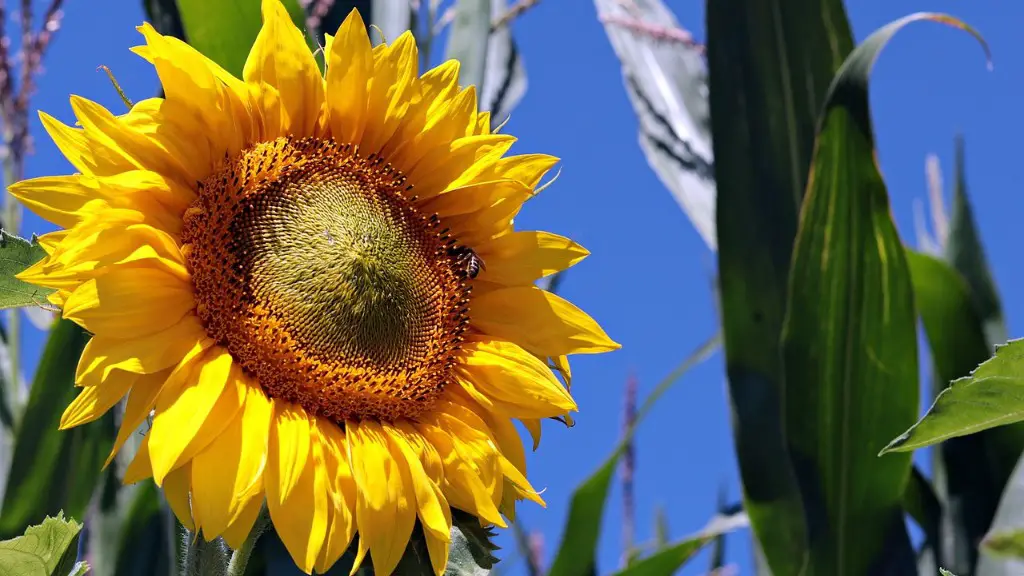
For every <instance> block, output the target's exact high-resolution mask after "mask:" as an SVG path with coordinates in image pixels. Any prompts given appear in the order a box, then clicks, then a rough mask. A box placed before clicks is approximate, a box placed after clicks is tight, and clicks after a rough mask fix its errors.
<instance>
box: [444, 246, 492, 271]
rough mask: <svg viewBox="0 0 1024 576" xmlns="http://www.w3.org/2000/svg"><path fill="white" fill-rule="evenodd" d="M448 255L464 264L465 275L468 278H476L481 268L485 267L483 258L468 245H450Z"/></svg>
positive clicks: (484, 268)
mask: <svg viewBox="0 0 1024 576" xmlns="http://www.w3.org/2000/svg"><path fill="white" fill-rule="evenodd" d="M448 255H449V256H452V257H454V258H457V259H458V260H459V261H460V262H462V263H464V264H465V265H466V268H465V272H466V276H468V277H469V278H470V279H472V278H476V277H477V275H479V274H480V271H481V270H486V269H487V265H486V264H484V259H483V258H481V257H480V255H479V254H477V253H476V252H475V251H474V250H473V249H472V248H470V247H469V246H452V247H451V248H449V249H448Z"/></svg>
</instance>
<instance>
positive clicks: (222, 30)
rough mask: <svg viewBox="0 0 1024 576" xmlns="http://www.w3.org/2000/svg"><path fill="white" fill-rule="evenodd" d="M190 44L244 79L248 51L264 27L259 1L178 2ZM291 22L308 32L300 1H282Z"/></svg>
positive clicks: (195, 0) (206, 0)
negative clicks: (243, 70)
mask: <svg viewBox="0 0 1024 576" xmlns="http://www.w3.org/2000/svg"><path fill="white" fill-rule="evenodd" d="M177 2H178V12H179V14H180V17H181V23H182V27H183V30H184V33H185V37H186V38H188V43H189V44H191V45H192V46H193V47H194V48H195V49H196V50H199V51H200V52H202V53H203V54H204V55H205V56H206V57H207V58H209V59H211V60H213V61H214V62H216V63H217V64H220V65H221V66H222V67H223V68H224V69H225V70H227V71H228V72H230V73H232V74H234V75H235V76H236V77H238V78H241V77H242V68H243V67H244V66H245V59H246V58H248V56H249V49H250V48H252V45H253V43H254V42H256V35H257V34H259V32H260V28H261V27H262V26H263V19H262V17H261V15H260V2H258V1H257V0H218V1H217V2H210V1H208V0H177ZM281 3H282V4H284V6H285V9H286V10H287V11H288V14H289V15H290V16H291V17H292V21H293V22H294V23H295V25H296V26H298V27H299V29H300V30H305V29H306V23H305V11H304V10H303V9H302V7H301V6H299V4H298V1H297V0H281Z"/></svg>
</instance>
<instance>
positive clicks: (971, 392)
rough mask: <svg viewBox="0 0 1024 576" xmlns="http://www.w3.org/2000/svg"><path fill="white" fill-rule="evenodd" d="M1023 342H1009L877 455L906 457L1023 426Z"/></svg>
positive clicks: (950, 389) (961, 379)
mask: <svg viewBox="0 0 1024 576" xmlns="http://www.w3.org/2000/svg"><path fill="white" fill-rule="evenodd" d="M1022 391H1024V340H1010V341H1009V342H1007V343H1006V344H1005V345H1003V346H999V347H997V348H996V354H995V356H993V357H992V358H991V359H989V360H987V361H986V362H985V363H984V364H982V365H981V366H978V368H977V370H975V371H974V372H973V373H971V375H970V376H965V377H963V378H960V379H959V380H955V381H954V382H953V383H952V384H951V385H950V386H949V388H947V389H945V390H943V391H942V393H941V394H939V396H938V397H937V398H936V399H935V402H934V403H933V404H932V406H931V408H929V409H928V412H927V413H926V414H925V415H924V417H923V418H921V420H919V421H918V422H917V423H916V424H914V425H913V426H912V427H910V429H909V430H907V431H906V432H904V433H903V434H901V435H900V436H898V437H897V438H896V439H895V440H893V441H892V442H890V443H889V445H888V446H886V447H885V449H883V450H882V452H881V454H886V453H889V452H910V451H912V450H916V449H918V448H923V447H925V446H931V445H933V444H938V443H939V442H942V441H944V440H947V439H949V438H956V437H958V436H966V435H968V434H974V433H975V432H980V431H982V430H988V429H989V428H994V427H996V426H1003V425H1006V424H1013V423H1015V422H1021V421H1024V394H1022Z"/></svg>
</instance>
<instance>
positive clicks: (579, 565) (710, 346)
mask: <svg viewBox="0 0 1024 576" xmlns="http://www.w3.org/2000/svg"><path fill="white" fill-rule="evenodd" d="M719 343H720V340H719V337H718V336H717V335H716V336H714V337H713V338H711V339H710V340H708V341H707V342H705V343H704V344H703V345H701V346H700V347H698V348H697V350H695V351H694V352H693V353H692V354H690V356H688V357H687V358H686V359H685V360H683V362H682V363H681V364H680V365H679V366H678V367H677V368H676V369H675V370H673V371H672V373H671V374H669V375H668V376H667V377H665V379H663V380H662V381H661V382H660V383H658V385H657V386H656V387H655V389H654V391H653V392H651V395H650V396H648V397H647V398H646V399H645V400H644V403H643V405H642V406H641V407H640V410H638V411H637V415H636V420H634V422H633V426H632V427H631V428H630V429H629V430H628V431H627V432H626V437H625V438H623V439H622V440H621V441H620V442H619V444H618V446H616V448H615V450H613V451H612V454H611V456H609V457H608V459H607V460H605V461H604V463H603V464H602V465H601V467H600V468H598V469H597V471H596V472H594V473H593V474H591V476H590V477H589V478H587V479H586V480H585V481H584V482H583V483H582V484H580V485H579V486H577V487H576V490H575V491H574V492H573V494H572V500H571V502H570V504H569V516H568V517H567V518H566V522H565V531H564V533H563V534H564V536H563V537H562V538H563V539H562V543H561V544H560V545H559V547H558V554H557V555H556V556H555V561H554V564H552V566H551V570H550V571H549V572H548V576H587V575H589V574H592V573H593V571H594V570H595V569H596V554H597V540H598V538H599V537H600V535H601V518H602V517H603V515H604V506H605V502H606V501H607V500H608V489H609V487H610V486H611V482H612V477H613V476H614V474H615V469H616V467H617V466H618V463H619V459H620V458H621V457H622V454H623V452H624V451H625V449H626V445H627V444H628V443H629V441H630V439H631V438H632V436H633V434H634V433H635V431H636V428H637V426H638V425H639V424H640V422H642V421H643V419H644V418H645V417H646V415H647V413H648V412H650V410H651V409H652V408H653V407H654V405H655V403H656V402H657V401H658V399H659V398H661V396H662V395H663V394H664V393H665V392H667V391H668V389H669V388H670V387H671V386H672V385H673V384H675V382H676V381H677V380H678V379H679V378H680V377H681V376H682V375H683V374H685V373H686V372H687V371H689V369H690V368H692V367H693V366H695V365H696V364H698V363H700V362H701V361H703V360H704V359H705V358H707V357H708V355H710V354H711V352H713V351H714V350H715V349H717V348H718V345H719Z"/></svg>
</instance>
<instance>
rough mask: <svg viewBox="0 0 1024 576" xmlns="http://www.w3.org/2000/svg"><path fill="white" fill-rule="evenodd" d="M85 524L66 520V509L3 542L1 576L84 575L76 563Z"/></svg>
mask: <svg viewBox="0 0 1024 576" xmlns="http://www.w3.org/2000/svg"><path fill="white" fill-rule="evenodd" d="M81 530H82V525H81V524H79V523H78V522H75V521H74V520H73V519H70V518H69V519H67V520H65V519H64V514H63V512H58V513H57V515H56V517H49V516H47V517H46V518H45V519H44V520H43V521H42V522H41V523H40V524H39V525H36V526H30V527H28V528H27V529H26V530H25V534H24V535H22V536H18V537H16V538H12V539H10V540H5V541H3V542H0V576H69V575H70V574H81V573H83V572H80V570H82V568H81V567H80V565H79V564H76V563H75V558H76V555H77V543H78V533H79V532H81Z"/></svg>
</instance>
